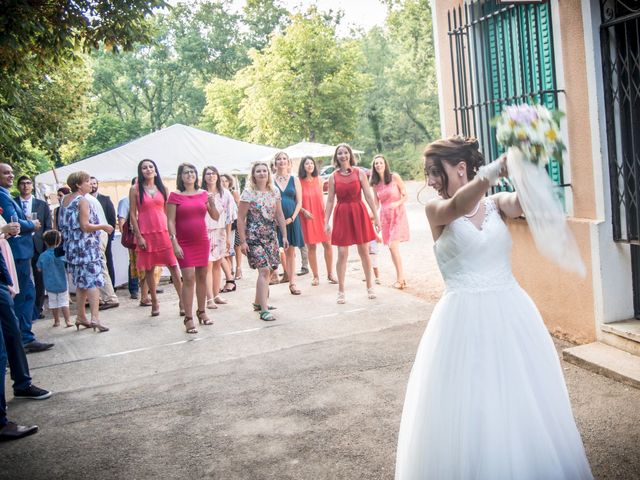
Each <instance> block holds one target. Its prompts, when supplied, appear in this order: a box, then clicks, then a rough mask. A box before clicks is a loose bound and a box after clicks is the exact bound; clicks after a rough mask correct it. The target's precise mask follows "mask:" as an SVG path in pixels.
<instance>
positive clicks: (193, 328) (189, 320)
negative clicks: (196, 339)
mask: <svg viewBox="0 0 640 480" xmlns="http://www.w3.org/2000/svg"><path fill="white" fill-rule="evenodd" d="M183 323H184V328H185V329H186V330H187V333H198V329H197V328H196V326H195V325H194V323H193V317H184V322H183ZM187 323H190V324H191V326H190V327H189V326H188V325H187Z"/></svg>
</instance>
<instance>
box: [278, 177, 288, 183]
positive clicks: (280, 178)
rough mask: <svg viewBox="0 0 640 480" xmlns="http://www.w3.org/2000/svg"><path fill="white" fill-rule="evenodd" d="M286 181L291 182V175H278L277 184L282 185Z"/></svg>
mask: <svg viewBox="0 0 640 480" xmlns="http://www.w3.org/2000/svg"><path fill="white" fill-rule="evenodd" d="M285 180H289V175H276V182H278V183H282V182H284V181H285Z"/></svg>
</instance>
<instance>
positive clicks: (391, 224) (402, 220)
mask: <svg viewBox="0 0 640 480" xmlns="http://www.w3.org/2000/svg"><path fill="white" fill-rule="evenodd" d="M373 188H374V189H375V191H376V195H377V196H378V200H379V201H380V230H382V242H383V243H384V244H385V245H389V244H390V243H391V242H407V241H408V240H409V221H408V220H407V210H406V209H405V208H404V203H403V204H402V205H400V206H399V207H396V208H393V207H391V204H392V203H393V202H397V201H398V200H400V199H401V198H402V195H401V193H400V188H399V187H398V184H397V183H396V181H395V180H394V179H393V177H392V179H391V181H390V182H389V183H388V184H385V183H384V180H382V181H381V182H380V183H378V184H377V185H375V186H374V187H373Z"/></svg>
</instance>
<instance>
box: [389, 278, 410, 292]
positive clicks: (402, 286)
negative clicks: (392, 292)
mask: <svg viewBox="0 0 640 480" xmlns="http://www.w3.org/2000/svg"><path fill="white" fill-rule="evenodd" d="M391 286H392V287H393V288H396V289H398V290H404V289H405V288H407V282H406V281H405V280H403V281H402V282H398V281H396V282H393V283H392V284H391Z"/></svg>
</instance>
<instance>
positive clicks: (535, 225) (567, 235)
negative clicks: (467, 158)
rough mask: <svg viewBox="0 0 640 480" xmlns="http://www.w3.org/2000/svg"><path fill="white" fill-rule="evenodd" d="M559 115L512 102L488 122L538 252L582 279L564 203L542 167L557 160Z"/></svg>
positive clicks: (559, 152)
mask: <svg viewBox="0 0 640 480" xmlns="http://www.w3.org/2000/svg"><path fill="white" fill-rule="evenodd" d="M562 115H563V114H562V113H561V112H558V111H555V112H551V111H549V110H548V109H547V108H545V107H543V106H541V105H527V104H523V105H513V106H509V107H506V108H505V109H504V111H503V112H502V114H501V115H499V116H498V117H496V118H495V119H494V122H493V125H494V126H495V127H496V140H497V141H498V143H499V144H500V145H502V146H503V147H504V148H505V149H506V150H507V170H508V172H509V180H510V181H511V184H512V185H513V186H514V187H515V190H516V193H517V194H518V201H519V203H520V206H521V207H522V211H523V212H524V216H525V218H526V219H527V223H528V225H529V231H530V232H531V235H532V236H533V239H534V241H535V243H536V247H537V248H538V251H539V252H540V253H542V254H543V255H545V256H546V257H547V258H549V259H550V260H552V261H554V262H555V263H557V264H558V265H560V266H561V267H562V268H565V269H567V270H570V271H573V272H576V273H578V274H579V275H581V276H583V277H584V275H585V274H586V268H585V265H584V263H583V261H582V258H581V256H580V252H579V250H578V247H577V244H576V241H575V239H574V237H573V234H572V233H571V230H570V229H569V227H568V226H567V221H566V216H565V212H564V206H563V205H562V203H561V202H560V200H559V199H558V197H556V195H555V189H556V186H555V185H553V183H552V182H551V179H550V178H549V175H548V174H547V171H546V169H545V168H544V167H545V166H546V165H547V164H548V163H549V160H550V159H552V158H553V159H555V160H556V161H558V162H562V152H563V150H565V146H564V144H563V143H562V140H561V137H560V127H559V126H558V122H559V120H560V118H562Z"/></svg>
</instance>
